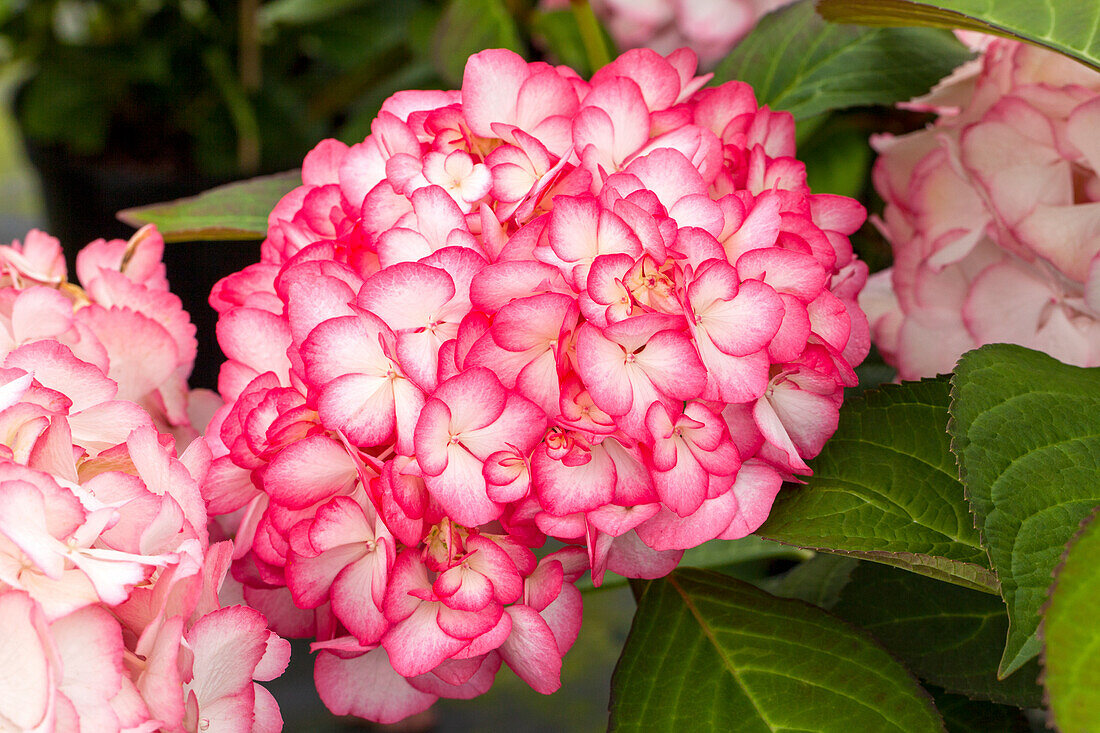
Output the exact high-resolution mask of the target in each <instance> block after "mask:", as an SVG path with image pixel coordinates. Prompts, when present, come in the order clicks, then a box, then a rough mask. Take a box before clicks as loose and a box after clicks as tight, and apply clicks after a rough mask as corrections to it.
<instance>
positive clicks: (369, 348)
mask: <svg viewBox="0 0 1100 733" xmlns="http://www.w3.org/2000/svg"><path fill="white" fill-rule="evenodd" d="M695 68H696V60H695V56H694V54H692V53H691V52H690V51H687V50H681V51H677V52H675V53H672V54H670V55H669V56H668V57H662V56H660V55H658V54H657V53H655V52H653V51H649V50H636V51H631V52H628V53H627V54H625V55H624V56H622V57H621V58H619V59H618V60H616V61H615V62H613V63H612V64H610V65H608V66H607V67H605V68H603V69H601V70H600V71H599V72H597V73H596V74H595V76H594V77H593V78H592V79H591V81H584V80H582V79H581V78H579V77H578V76H577V75H576V74H575V73H574V72H572V71H571V70H569V69H567V68H563V67H558V68H554V67H551V66H548V65H546V64H542V63H531V64H529V63H527V62H525V61H524V60H523V59H521V58H520V57H518V56H516V55H515V54H512V53H511V52H508V51H499V50H493V51H485V52H482V53H479V54H477V55H475V56H473V57H472V58H471V59H470V61H469V63H468V64H467V66H466V71H465V77H464V80H463V85H462V90H461V91H460V92H458V91H454V92H443V91H439V92H403V93H399V94H397V95H395V96H394V97H392V98H390V99H389V100H388V101H387V102H386V103H385V105H383V107H382V110H381V112H380V114H379V116H378V118H377V119H376V120H375V122H374V124H373V126H372V132H371V135H370V136H369V137H368V138H367V139H366V140H364V141H363V142H362V143H359V144H357V145H353V146H351V147H348V146H346V145H343V144H342V143H339V142H336V141H332V140H329V141H325V142H323V143H321V144H320V145H318V146H317V147H316V148H315V149H314V150H313V151H312V152H311V153H310V154H309V155H308V156H307V158H306V160H305V162H304V165H303V169H302V179H303V185H302V186H300V187H299V188H297V189H295V190H294V191H293V192H291V193H290V194H288V195H287V196H286V197H285V198H284V199H283V200H282V201H281V202H280V203H279V204H278V205H277V207H276V208H275V210H274V211H273V212H272V214H271V216H270V219H269V230H268V237H267V239H266V240H265V242H264V245H263V249H262V253H263V254H262V261H261V262H260V263H258V264H256V265H253V266H251V267H248V268H246V269H245V270H243V271H242V272H240V273H237V274H235V275H233V276H230V277H229V278H227V279H225V280H223V281H222V282H220V283H219V284H218V285H217V286H216V287H215V289H214V292H213V293H212V295H211V303H212V305H214V307H215V308H216V309H218V311H219V312H220V320H219V323H218V337H219V341H220V343H221V344H222V348H223V350H224V352H225V353H226V355H227V356H228V358H229V361H228V362H226V363H225V364H224V365H223V368H222V371H221V375H220V380H219V388H220V390H221V392H222V395H223V397H224V398H225V399H226V405H225V407H224V408H223V409H222V410H221V411H220V412H219V413H218V414H217V415H216V416H215V419H214V423H213V425H212V428H211V430H210V431H209V432H208V439H209V440H210V441H211V444H212V448H213V450H214V453H215V460H214V463H213V465H212V468H211V475H212V478H211V480H210V481H208V482H207V484H206V487H207V497H206V498H207V500H208V502H209V509H210V511H211V513H212V514H222V515H226V516H225V517H224V518H223V520H222V522H223V526H225V527H226V529H227V531H231V532H235V533H236V538H237V542H238V559H237V562H236V563H235V566H234V574H235V576H236V577H238V578H239V579H240V580H241V581H242V582H243V583H244V585H245V597H246V598H248V599H249V601H250V603H252V604H254V605H255V606H256V607H258V608H261V609H262V610H265V611H267V612H268V616H269V618H273V619H276V620H277V624H278V625H277V626H276V627H275V628H276V630H278V631H279V632H280V633H283V634H284V635H286V634H291V635H301V636H315V637H316V638H317V639H318V640H319V641H318V643H317V644H316V645H315V648H316V649H319V650H320V654H319V656H318V659H317V662H316V681H317V685H318V689H319V691H320V693H321V696H322V698H323V699H324V700H325V702H326V703H327V704H328V705H329V707H330V708H331V709H332V710H334V711H335V712H337V713H354V714H357V715H361V716H364V717H368V718H372V719H375V720H382V721H390V720H396V719H399V718H401V717H403V716H405V715H408V714H411V713H412V712H415V711H417V710H420V709H423V708H425V707H427V706H428V705H429V704H431V702H432V701H434V700H435V699H436V698H437V697H438V696H448V697H470V696H473V695H476V694H479V693H480V692H482V691H484V690H485V689H487V688H488V686H489V685H490V684H491V683H492V680H493V677H494V675H495V673H496V670H497V669H498V667H499V666H500V664H501V662H502V661H503V662H506V663H507V664H509V665H510V666H511V667H512V669H513V670H515V672H516V673H517V674H518V675H519V676H520V677H521V678H523V679H524V680H526V681H527V682H528V683H529V684H531V686H532V687H534V688H535V689H536V690H539V691H541V692H549V691H552V690H553V689H555V688H556V687H557V686H558V684H559V671H560V666H561V656H562V655H563V654H564V653H565V651H566V650H568V648H569V647H570V645H571V644H572V643H573V641H574V639H575V637H576V634H577V632H578V628H579V625H580V605H581V604H580V596H579V594H578V592H577V590H576V588H575V587H574V586H573V585H572V582H573V581H574V580H576V579H577V578H578V577H579V576H580V575H581V574H582V573H583V572H584V571H585V570H588V569H590V570H591V572H592V577H593V579H594V581H595V582H596V583H599V582H600V580H601V578H602V576H603V574H604V572H605V571H606V570H613V571H615V572H618V573H621V574H624V575H628V576H631V577H646V578H652V577H659V576H662V575H664V574H666V573H668V572H669V571H670V570H671V569H672V568H673V567H675V565H676V564H677V562H678V561H679V558H680V556H681V555H682V552H683V550H684V549H685V548H689V547H693V546H696V545H698V544H701V543H703V542H706V541H708V540H711V539H715V538H739V537H742V536H744V535H746V534H748V533H749V532H752V531H753V530H754V529H755V528H756V527H758V526H759V525H760V523H761V522H762V521H763V520H764V518H765V517H766V516H767V514H768V511H769V509H770V506H771V503H772V500H773V498H774V496H775V494H776V492H777V491H778V490H779V487H780V485H781V483H782V481H783V480H784V479H788V478H793V477H794V476H795V475H796V474H798V473H805V472H806V471H807V470H808V469H807V466H806V464H805V462H804V459H805V458H807V457H810V456H813V455H814V454H816V453H817V451H819V450H820V448H821V445H822V443H823V442H824V441H825V439H826V438H827V437H828V436H829V435H830V434H831V433H832V432H833V430H834V429H835V427H836V422H837V410H838V407H839V405H840V402H841V400H842V395H843V387H844V386H845V385H851V384H854V383H855V378H854V373H853V371H852V365H853V364H856V363H858V362H859V361H860V360H862V358H863V357H864V355H865V354H866V351H867V349H868V345H869V337H868V330H867V323H866V320H865V319H864V318H863V316H862V314H861V312H860V311H859V310H858V308H857V307H856V305H855V298H856V295H857V293H858V291H859V290H860V288H861V287H862V285H863V283H864V281H865V279H866V268H865V266H864V265H863V264H862V263H861V262H859V261H858V260H856V259H855V258H854V257H853V254H852V249H851V246H850V244H849V242H848V238H847V235H849V234H851V233H852V232H853V231H854V230H855V229H856V228H857V227H858V226H860V224H861V223H862V221H863V219H864V211H863V209H862V208H861V207H860V206H859V204H857V203H856V202H854V201H852V200H850V199H846V198H843V197H838V196H829V195H814V194H811V193H810V191H809V190H808V188H807V186H806V179H805V170H804V166H803V165H802V164H801V163H800V162H799V161H798V160H796V159H795V157H794V152H795V150H794V123H793V120H792V119H791V117H790V115H788V114H785V113H776V112H772V111H770V110H768V109H767V108H766V107H765V108H760V107H759V106H758V105H757V103H756V100H755V98H754V96H753V93H752V90H751V89H750V88H749V87H748V86H747V85H745V84H743V83H739V82H731V83H728V84H725V85H722V86H720V87H717V88H706V89H705V88H703V85H704V84H705V82H706V81H707V79H708V77H705V76H704V77H696V76H695V75H694V73H695ZM547 537H551V538H555V539H557V540H560V541H562V542H564V543H565V545H566V546H565V547H564V549H561V550H559V551H557V552H553V553H551V554H549V555H546V556H545V557H543V558H542V559H541V560H537V559H536V556H535V555H534V554H533V552H532V550H533V549H535V548H538V547H540V546H542V544H543V543H544V541H545V540H546V538H547Z"/></svg>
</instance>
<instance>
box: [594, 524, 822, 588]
mask: <svg viewBox="0 0 1100 733" xmlns="http://www.w3.org/2000/svg"><path fill="white" fill-rule="evenodd" d="M812 554H813V553H810V552H807V551H806V550H800V549H798V548H797V547H789V546H787V545H781V544H779V543H778V542H769V541H768V540H765V539H762V538H760V537H756V536H755V535H749V536H747V537H742V538H741V539H739V540H711V541H710V542H704V543H703V544H701V545H699V546H698V547H692V548H691V549H690V550H687V551H686V552H684V556H683V558H682V559H681V560H680V567H694V568H720V567H725V566H729V565H738V564H740V563H747V562H756V561H760V560H805V559H807V558H809V557H811V556H812ZM626 584H627V579H626V578H624V577H622V576H621V575H616V574H615V573H612V572H607V573H604V576H603V583H601V584H600V587H599V588H598V589H597V588H595V587H594V586H593V585H592V577H591V576H590V575H585V576H584V577H583V578H581V579H580V580H578V581H577V587H578V588H580V589H581V590H583V591H588V590H603V589H605V588H616V587H619V586H623V585H626Z"/></svg>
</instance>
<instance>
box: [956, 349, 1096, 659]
mask: <svg viewBox="0 0 1100 733" xmlns="http://www.w3.org/2000/svg"><path fill="white" fill-rule="evenodd" d="M952 385H953V390H952V398H953V399H952V403H951V415H952V418H953V419H952V424H951V434H952V437H953V441H952V450H953V451H954V452H955V454H956V456H958V459H959V465H960V468H961V473H962V477H963V482H964V483H965V485H966V495H967V498H968V499H969V500H970V506H971V509H972V510H973V512H974V516H975V518H976V524H977V526H978V529H979V530H980V531H981V535H982V540H983V544H984V545H985V547H987V548H988V550H989V559H990V561H991V563H992V567H993V568H994V569H995V570H996V572H997V576H998V577H999V578H1000V581H1001V593H1002V595H1003V596H1004V599H1005V603H1006V604H1007V606H1008V617H1009V631H1008V641H1007V643H1006V646H1005V651H1004V656H1003V657H1002V659H1001V664H1000V668H999V674H1000V675H1002V676H1006V675H1009V674H1011V673H1012V672H1014V671H1015V670H1016V669H1018V668H1019V667H1020V666H1021V665H1023V664H1024V663H1025V662H1027V661H1028V660H1029V659H1031V658H1033V657H1034V656H1036V655H1037V654H1038V653H1039V650H1040V646H1041V645H1040V641H1039V637H1038V634H1037V633H1036V632H1037V629H1038V626H1039V620H1040V617H1039V610H1040V608H1041V607H1042V605H1043V603H1045V601H1046V594H1047V588H1048V586H1049V585H1050V579H1051V573H1052V572H1053V571H1054V568H1055V566H1056V565H1057V564H1058V561H1059V558H1061V556H1062V552H1063V550H1064V548H1065V545H1066V542H1068V541H1069V539H1070V538H1071V537H1072V536H1073V534H1074V532H1075V531H1076V529H1077V526H1078V524H1079V523H1080V522H1081V520H1082V519H1084V518H1085V517H1086V516H1088V514H1089V513H1090V512H1091V511H1092V510H1093V508H1094V507H1095V506H1096V505H1097V504H1100V369H1081V368H1079V367H1073V366H1067V365H1065V364H1062V363H1061V362H1058V361H1056V360H1054V359H1052V358H1051V357H1049V356H1047V355H1046V354H1042V353H1039V352H1036V351H1031V350H1029V349H1025V348H1023V347H1020V346H1010V345H1007V344H994V345H990V346H983V347H982V348H980V349H977V350H975V351H971V352H969V353H967V354H964V355H963V357H962V359H961V360H960V361H959V364H958V366H957V367H956V369H955V376H954V378H953V379H952Z"/></svg>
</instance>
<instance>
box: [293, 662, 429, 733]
mask: <svg viewBox="0 0 1100 733" xmlns="http://www.w3.org/2000/svg"><path fill="white" fill-rule="evenodd" d="M313 679H314V683H315V684H316V685H317V692H318V694H319V695H320V696H321V700H322V701H323V702H324V703H325V706H326V707H327V708H328V709H329V710H331V711H332V712H333V713H334V714H336V715H355V716H357V717H360V718H366V719H367V720H373V721H374V722H376V723H383V724H386V723H397V722H399V721H401V720H404V719H405V718H407V717H409V716H410V715H415V714H416V713H419V712H423V711H424V710H427V709H428V708H429V707H431V705H432V703H434V702H435V701H436V699H437V696H436V695H432V694H429V693H426V692H422V691H420V690H418V689H416V688H415V687H413V686H412V685H410V684H409V683H408V681H407V680H406V679H405V677H403V676H401V675H400V674H398V673H397V672H395V671H394V669H393V667H392V666H391V665H390V659H389V655H388V654H387V653H386V650H385V649H384V648H383V647H378V648H376V649H373V650H371V651H369V652H367V653H366V654H363V655H360V656H357V657H352V658H351V659H343V658H341V657H339V656H337V655H336V654H333V653H332V652H326V651H321V652H319V653H318V655H317V661H316V663H315V665H314V669H313Z"/></svg>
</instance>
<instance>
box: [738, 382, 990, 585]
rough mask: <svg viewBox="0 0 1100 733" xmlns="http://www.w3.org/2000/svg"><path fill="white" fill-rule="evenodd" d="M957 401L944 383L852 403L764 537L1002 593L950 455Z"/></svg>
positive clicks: (896, 388) (779, 501) (868, 395)
mask: <svg viewBox="0 0 1100 733" xmlns="http://www.w3.org/2000/svg"><path fill="white" fill-rule="evenodd" d="M947 403H948V386H947V383H946V382H945V381H937V380H924V381H921V382H905V383H902V384H900V385H892V384H890V385H883V387H882V389H881V390H870V391H867V392H865V393H863V394H862V395H860V396H859V397H856V398H853V399H850V400H848V401H847V402H845V404H844V407H843V408H841V411H840V425H839V426H838V428H837V431H836V433H835V434H834V435H833V437H832V438H831V439H830V440H829V441H828V442H827V443H826V444H825V448H824V450H822V451H821V454H820V455H819V456H818V457H817V458H815V459H814V460H813V461H811V462H810V467H811V468H812V469H813V472H814V473H813V476H812V477H810V478H809V479H807V482H806V484H805V485H788V486H785V487H784V488H783V489H782V490H780V492H779V495H778V496H777V497H776V501H775V505H774V506H773V507H772V511H771V514H770V515H769V516H768V520H767V521H766V522H765V523H764V525H763V526H762V527H761V528H760V529H759V530H758V531H757V534H759V535H760V536H762V537H767V538H769V539H774V540H778V541H780V542H786V543H789V544H793V545H799V546H801V547H808V548H810V549H814V550H823V551H826V552H837V553H841V554H846V555H851V556H853V557H858V558H863V559H867V560H874V561H876V562H881V563H886V564H887V565H896V566H897V567H901V568H905V569H906V570H911V571H913V572H917V573H921V574H923V575H928V576H929V577H933V578H937V579H939V580H947V581H950V582H952V583H958V584H959V585H963V586H966V587H969V588H975V589H977V590H983V591H986V592H989V593H996V592H997V579H996V577H995V576H994V575H993V573H991V572H990V570H989V567H988V565H987V558H986V554H985V551H984V550H983V549H982V548H981V545H980V544H979V542H978V533H977V531H975V529H974V526H973V519H971V517H970V514H969V512H968V511H967V506H966V502H965V501H964V499H963V488H962V485H961V484H960V483H959V481H958V479H957V478H956V475H957V469H956V468H955V464H954V460H953V458H952V456H951V452H950V450H949V449H948V436H947Z"/></svg>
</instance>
